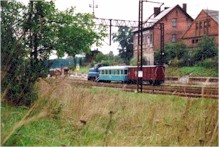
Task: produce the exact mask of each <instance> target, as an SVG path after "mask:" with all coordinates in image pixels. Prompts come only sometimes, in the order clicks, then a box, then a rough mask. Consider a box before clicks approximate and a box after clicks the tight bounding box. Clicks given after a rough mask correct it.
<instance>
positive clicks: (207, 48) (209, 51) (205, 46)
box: [194, 35, 218, 61]
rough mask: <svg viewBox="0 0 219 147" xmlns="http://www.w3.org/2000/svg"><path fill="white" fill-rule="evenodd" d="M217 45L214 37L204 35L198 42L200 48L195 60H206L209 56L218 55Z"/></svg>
mask: <svg viewBox="0 0 219 147" xmlns="http://www.w3.org/2000/svg"><path fill="white" fill-rule="evenodd" d="M217 52H218V51H217V47H216V45H215V42H214V38H212V37H209V36H207V35H204V36H203V37H202V39H201V41H200V42H199V43H198V50H197V51H196V53H195V55H194V59H195V61H204V60H205V59H207V58H211V57H216V56H218V55H217Z"/></svg>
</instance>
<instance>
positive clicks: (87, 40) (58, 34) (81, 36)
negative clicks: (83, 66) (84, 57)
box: [1, 0, 105, 104]
mask: <svg viewBox="0 0 219 147" xmlns="http://www.w3.org/2000/svg"><path fill="white" fill-rule="evenodd" d="M1 6H2V15H1V30H2V33H1V38H2V54H1V59H2V65H3V66H2V76H1V80H2V93H3V94H2V97H4V98H7V99H10V101H12V102H13V103H15V104H20V103H25V104H30V103H31V101H32V100H33V99H32V98H31V97H30V94H31V93H33V89H32V88H33V85H34V83H35V81H36V80H37V79H38V78H39V77H40V76H42V75H43V74H44V72H45V71H46V68H45V60H47V59H48V58H49V56H50V54H51V53H52V52H53V51H56V52H57V55H58V56H59V57H62V56H64V53H67V54H68V55H70V56H75V55H76V54H78V53H82V52H87V51H88V50H89V49H90V47H91V45H92V44H94V43H96V44H97V45H99V44H100V40H101V39H102V38H103V37H104V36H105V33H104V31H105V29H104V28H103V27H100V28H97V27H96V25H95V23H94V22H93V20H92V18H93V16H92V15H90V14H81V13H75V12H74V8H71V9H68V10H66V11H59V10H57V9H56V8H55V4H54V3H53V2H52V1H50V2H48V1H44V0H42V1H29V4H28V6H24V5H23V4H22V3H19V2H16V1H1Z"/></svg>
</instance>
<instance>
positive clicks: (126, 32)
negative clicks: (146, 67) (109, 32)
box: [113, 27, 134, 64]
mask: <svg viewBox="0 0 219 147" xmlns="http://www.w3.org/2000/svg"><path fill="white" fill-rule="evenodd" d="M133 37H134V35H133V32H132V29H130V28H129V27H120V28H119V30H118V32H117V33H114V34H113V41H114V42H118V43H119V47H120V48H118V50H119V56H120V57H121V58H122V59H123V61H124V63H126V64H129V62H130V60H131V58H132V57H133Z"/></svg>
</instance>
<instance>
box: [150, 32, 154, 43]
mask: <svg viewBox="0 0 219 147" xmlns="http://www.w3.org/2000/svg"><path fill="white" fill-rule="evenodd" d="M150 43H153V35H152V34H150Z"/></svg>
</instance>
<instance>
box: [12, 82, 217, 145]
mask: <svg viewBox="0 0 219 147" xmlns="http://www.w3.org/2000/svg"><path fill="white" fill-rule="evenodd" d="M37 87H38V93H39V97H41V98H40V99H39V100H38V101H37V102H36V103H35V104H34V105H35V106H34V110H33V111H32V112H31V113H29V114H28V117H25V119H24V121H26V122H28V123H31V122H32V121H36V120H37V121H39V122H40V120H41V119H40V118H38V117H37V116H39V114H42V112H46V116H48V120H51V121H53V122H54V123H56V124H57V125H58V126H59V129H58V130H60V131H58V135H57V136H55V137H53V138H49V136H48V135H47V136H45V137H47V140H54V139H55V140H60V141H59V142H60V143H58V144H52V145H56V146H57V145H71V146H72V145H95V146H103V145H104V146H110V145H120V146H121V145H126V146H127V145H132V146H133V145H153V146H154V145H159V146H170V145H171V146H180V145H186V146H191V145H195V146H200V145H208V146H212V145H214V146H217V145H218V143H217V142H218V139H217V138H218V134H217V131H218V125H217V123H218V122H217V120H218V116H217V115H218V111H217V109H218V107H217V104H218V101H217V100H209V99H184V98H180V97H175V96H159V95H158V96H156V95H148V94H136V93H124V92H121V91H119V90H115V89H106V88H92V87H84V86H79V85H76V84H74V83H71V82H70V81H69V80H68V79H56V80H47V81H45V80H42V79H41V80H40V81H39V82H38V84H37ZM32 117H33V118H37V119H33V120H32V119H31V118H32ZM29 120H30V121H29ZM25 126H26V123H24V124H23V126H22V127H25ZM45 128H46V127H45ZM45 131H46V130H45ZM14 132H15V131H14ZM14 132H13V133H14ZM13 133H12V134H13ZM51 133H52V132H51ZM9 137H10V136H9ZM27 145H34V144H31V143H30V144H27ZM40 145H44V144H43V143H42V144H40Z"/></svg>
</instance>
